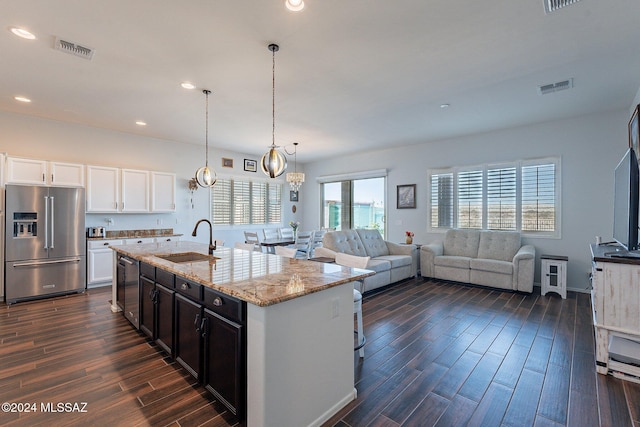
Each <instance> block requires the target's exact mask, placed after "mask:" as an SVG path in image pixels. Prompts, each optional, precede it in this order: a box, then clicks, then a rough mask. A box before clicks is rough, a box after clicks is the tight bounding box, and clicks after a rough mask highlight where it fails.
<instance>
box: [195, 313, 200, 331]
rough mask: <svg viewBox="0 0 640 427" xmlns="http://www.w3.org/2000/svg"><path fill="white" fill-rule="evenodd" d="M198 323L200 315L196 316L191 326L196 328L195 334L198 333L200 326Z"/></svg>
mask: <svg viewBox="0 0 640 427" xmlns="http://www.w3.org/2000/svg"><path fill="white" fill-rule="evenodd" d="M199 323H200V313H198V314H196V320H195V322H193V326H195V327H196V331H197V332H200V325H199Z"/></svg>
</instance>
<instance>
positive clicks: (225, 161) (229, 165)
mask: <svg viewBox="0 0 640 427" xmlns="http://www.w3.org/2000/svg"><path fill="white" fill-rule="evenodd" d="M222 167H223V168H232V167H233V159H227V158H226V157H223V158H222Z"/></svg>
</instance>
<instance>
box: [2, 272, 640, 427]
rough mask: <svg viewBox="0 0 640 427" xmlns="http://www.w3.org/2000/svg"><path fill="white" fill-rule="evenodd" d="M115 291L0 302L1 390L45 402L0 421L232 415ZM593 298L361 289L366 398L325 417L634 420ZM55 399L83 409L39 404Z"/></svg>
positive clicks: (344, 420) (410, 422)
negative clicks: (603, 371)
mask: <svg viewBox="0 0 640 427" xmlns="http://www.w3.org/2000/svg"><path fill="white" fill-rule="evenodd" d="M536 290H537V289H536ZM110 298H111V293H110V289H109V288H101V289H100V288H99V289H91V290H89V291H88V292H87V293H85V294H80V295H72V296H68V297H60V298H53V299H47V300H40V301H34V302H26V303H20V304H15V305H12V306H6V305H4V304H1V305H0V402H13V403H16V404H18V403H36V407H37V412H32V413H22V414H18V413H15V412H9V413H7V412H0V425H10V426H24V425H29V426H34V425H55V426H64V425H70V426H75V425H83V426H85V425H112V426H119V425H123V426H125V425H126V426H146V425H153V426H234V425H237V423H236V421H235V420H234V418H233V416H232V415H231V414H229V413H228V412H226V411H225V410H224V407H222V406H221V405H219V404H218V403H217V402H216V401H215V399H213V398H212V397H211V396H210V395H209V394H208V393H207V392H206V391H205V390H204V389H203V388H202V387H201V386H199V385H197V384H195V383H194V381H193V380H192V378H191V377H190V376H189V375H188V374H187V372H186V371H185V370H184V369H182V368H180V367H179V365H176V364H175V363H173V362H172V361H171V360H170V359H169V358H167V357H165V356H164V355H163V353H162V352H161V351H160V350H159V349H158V348H157V347H156V346H155V345H153V344H150V343H148V342H147V341H146V340H145V338H144V337H143V336H142V335H141V334H140V333H138V332H137V331H135V330H134V329H133V328H132V327H131V326H130V324H129V323H128V322H127V321H126V320H125V319H124V318H123V317H122V315H121V314H114V313H111V311H110V306H109V301H108V300H109V299H110ZM589 304H590V302H589V295H588V294H577V293H573V292H569V293H568V297H567V299H566V300H562V299H561V298H560V297H558V296H556V295H555V294H548V295H547V296H545V297H541V296H540V295H536V294H535V293H534V294H532V295H522V294H516V293H509V292H499V291H493V290H488V289H481V288H474V287H467V286H462V285H452V284H446V283H440V282H437V281H424V280H422V279H417V280H410V281H407V282H404V283H401V284H397V285H395V286H393V287H391V288H389V289H386V290H384V291H383V292H380V293H377V294H375V295H365V298H364V303H363V313H364V325H365V326H364V327H365V333H366V335H367V345H366V346H365V358H364V359H359V358H358V357H357V356H356V355H354V368H355V374H356V388H357V390H358V398H357V399H356V400H355V401H353V402H351V403H350V404H349V405H347V406H346V407H345V408H344V409H342V410H341V411H340V412H339V413H338V414H336V416H334V417H333V418H332V419H331V420H329V421H328V422H327V423H325V426H338V427H345V426H354V427H356V426H358V427H359V426H421V427H422V426H464V425H470V426H471V425H486V426H560V425H567V426H597V425H601V426H616V427H617V426H631V427H640V384H636V383H632V382H627V381H622V380H618V379H616V378H613V377H611V376H602V375H597V374H596V373H595V361H594V360H595V357H594V343H593V326H592V323H591V315H590V307H589ZM58 402H63V403H64V402H70V403H80V402H86V403H87V406H86V408H84V409H85V410H86V412H75V413H64V412H57V413H51V412H49V413H44V412H42V410H41V406H40V405H41V404H45V405H46V404H48V403H49V404H51V403H52V404H54V405H55V403H58ZM78 409H82V408H78ZM282 409H283V410H286V408H282ZM283 427H288V426H283ZM291 427H297V426H291Z"/></svg>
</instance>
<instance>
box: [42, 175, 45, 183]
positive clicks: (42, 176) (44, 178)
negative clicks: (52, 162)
mask: <svg viewBox="0 0 640 427" xmlns="http://www.w3.org/2000/svg"><path fill="white" fill-rule="evenodd" d="M44 180H45V178H44V174H42V182H44Z"/></svg>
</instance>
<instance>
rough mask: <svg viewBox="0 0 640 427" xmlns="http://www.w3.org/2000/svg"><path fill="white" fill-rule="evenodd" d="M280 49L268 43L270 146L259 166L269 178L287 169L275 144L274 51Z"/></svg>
mask: <svg viewBox="0 0 640 427" xmlns="http://www.w3.org/2000/svg"><path fill="white" fill-rule="evenodd" d="M279 49H280V46H278V45H277V44H273V43H272V44H270V45H269V50H270V51H271V54H272V63H271V147H270V149H269V151H267V152H266V153H264V155H263V156H262V160H261V161H260V166H261V167H262V171H263V172H264V173H265V174H267V175H268V176H269V177H270V178H276V177H278V176H280V175H282V174H283V172H284V171H285V170H286V169H287V158H286V157H285V156H284V154H282V153H281V152H280V151H278V147H277V146H276V52H277V51H278V50H279Z"/></svg>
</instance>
